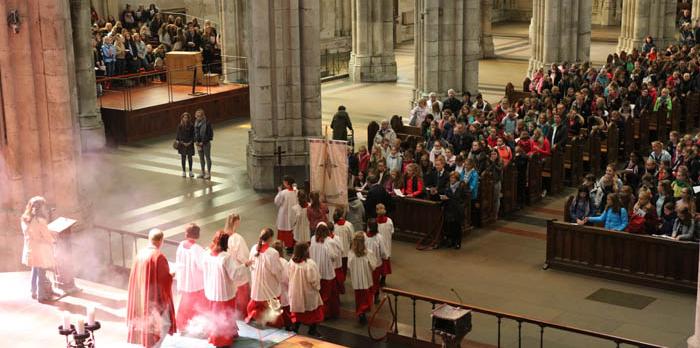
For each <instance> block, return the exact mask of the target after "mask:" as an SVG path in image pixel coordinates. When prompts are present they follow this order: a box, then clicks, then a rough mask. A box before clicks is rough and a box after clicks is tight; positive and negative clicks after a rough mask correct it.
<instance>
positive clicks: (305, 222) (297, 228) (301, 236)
mask: <svg viewBox="0 0 700 348" xmlns="http://www.w3.org/2000/svg"><path fill="white" fill-rule="evenodd" d="M308 208H309V197H308V196H307V195H306V191H304V190H299V192H298V193H297V204H296V205H294V207H292V210H293V212H294V213H293V216H294V226H293V234H294V243H307V244H308V243H309V241H310V240H311V232H310V231H311V229H310V228H309V217H308V216H307V209H308Z"/></svg>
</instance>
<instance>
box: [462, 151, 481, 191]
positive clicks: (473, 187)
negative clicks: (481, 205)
mask: <svg viewBox="0 0 700 348" xmlns="http://www.w3.org/2000/svg"><path fill="white" fill-rule="evenodd" d="M465 165H466V168H465V169H464V171H463V172H462V177H461V179H462V181H464V182H466V183H467V185H469V191H470V192H471V195H472V197H471V198H472V201H473V202H475V201H476V200H477V198H478V197H479V173H478V172H477V171H476V164H475V163H474V160H473V159H471V158H469V159H467V161H466V162H465Z"/></svg>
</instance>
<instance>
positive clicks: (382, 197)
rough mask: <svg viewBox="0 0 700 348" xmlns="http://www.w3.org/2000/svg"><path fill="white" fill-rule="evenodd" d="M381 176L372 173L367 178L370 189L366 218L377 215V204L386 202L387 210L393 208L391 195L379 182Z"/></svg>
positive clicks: (366, 201) (366, 205) (366, 204)
mask: <svg viewBox="0 0 700 348" xmlns="http://www.w3.org/2000/svg"><path fill="white" fill-rule="evenodd" d="M378 181H379V178H377V176H376V175H370V176H369V177H368V178H367V182H369V185H370V186H369V190H368V191H367V198H366V199H365V218H366V219H371V218H376V217H377V210H376V209H377V204H379V203H381V204H384V206H385V207H386V210H387V212H390V211H392V210H393V206H394V205H393V202H392V200H391V196H389V194H388V193H387V192H386V190H385V189H384V187H383V186H382V185H379V184H378Z"/></svg>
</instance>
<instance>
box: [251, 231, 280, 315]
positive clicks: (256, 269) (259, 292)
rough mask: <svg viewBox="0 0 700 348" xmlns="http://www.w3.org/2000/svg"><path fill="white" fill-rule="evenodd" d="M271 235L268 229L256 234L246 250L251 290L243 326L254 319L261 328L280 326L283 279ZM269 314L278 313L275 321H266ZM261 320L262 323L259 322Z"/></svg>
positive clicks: (273, 233) (272, 234) (271, 232)
mask: <svg viewBox="0 0 700 348" xmlns="http://www.w3.org/2000/svg"><path fill="white" fill-rule="evenodd" d="M274 236H275V232H274V231H273V230H272V229H271V228H269V227H266V228H263V229H262V230H261V231H260V238H259V239H258V243H257V244H255V245H254V246H253V248H252V249H251V250H250V258H251V260H252V261H253V262H252V265H251V270H252V272H251V278H252V282H251V287H250V302H248V308H247V313H248V315H247V316H246V318H245V321H246V323H248V322H250V321H251V320H255V321H257V322H259V323H260V324H262V325H265V324H267V323H269V325H270V326H273V327H278V328H279V327H282V324H283V321H282V319H283V318H282V306H281V304H280V297H281V295H282V286H281V283H282V281H283V280H284V274H283V272H284V270H283V269H282V263H281V262H280V254H279V253H278V252H277V250H275V249H274V248H271V247H270V243H272V238H273V237H274ZM269 311H275V312H278V316H277V317H276V318H270V317H269V316H268V315H267V314H268V312H269ZM261 321H265V322H261Z"/></svg>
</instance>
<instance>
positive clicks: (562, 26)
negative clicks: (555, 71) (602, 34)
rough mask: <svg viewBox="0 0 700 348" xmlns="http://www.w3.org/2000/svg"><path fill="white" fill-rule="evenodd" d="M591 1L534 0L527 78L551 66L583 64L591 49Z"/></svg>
mask: <svg viewBox="0 0 700 348" xmlns="http://www.w3.org/2000/svg"><path fill="white" fill-rule="evenodd" d="M591 6H592V5H591V0H561V1H560V0H534V1H533V2H532V20H531V22H530V47H531V57H530V64H529V68H528V75H532V73H533V72H534V71H536V70H537V69H539V68H542V67H544V66H548V65H550V64H552V63H560V62H563V61H567V62H570V63H571V62H583V61H587V60H588V59H589V57H590V50H591Z"/></svg>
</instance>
